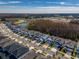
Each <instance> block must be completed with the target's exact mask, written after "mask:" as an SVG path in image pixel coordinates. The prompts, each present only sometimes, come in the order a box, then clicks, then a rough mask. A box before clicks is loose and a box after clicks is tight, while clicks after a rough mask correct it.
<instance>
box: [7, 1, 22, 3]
mask: <svg viewBox="0 0 79 59" xmlns="http://www.w3.org/2000/svg"><path fill="white" fill-rule="evenodd" d="M8 3H22V2H21V1H9V2H8Z"/></svg>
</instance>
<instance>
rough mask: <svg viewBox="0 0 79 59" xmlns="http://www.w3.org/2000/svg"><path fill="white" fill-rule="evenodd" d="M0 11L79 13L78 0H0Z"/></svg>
mask: <svg viewBox="0 0 79 59" xmlns="http://www.w3.org/2000/svg"><path fill="white" fill-rule="evenodd" d="M0 13H79V0H0Z"/></svg>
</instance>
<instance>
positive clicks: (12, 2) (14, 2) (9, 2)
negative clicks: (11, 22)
mask: <svg viewBox="0 0 79 59" xmlns="http://www.w3.org/2000/svg"><path fill="white" fill-rule="evenodd" d="M17 3H22V2H21V1H8V2H4V1H0V4H2V5H3V4H17Z"/></svg>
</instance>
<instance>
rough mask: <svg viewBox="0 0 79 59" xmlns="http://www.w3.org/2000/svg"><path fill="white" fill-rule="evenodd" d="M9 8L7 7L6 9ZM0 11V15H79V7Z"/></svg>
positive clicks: (19, 8) (16, 8) (23, 8)
mask: <svg viewBox="0 0 79 59" xmlns="http://www.w3.org/2000/svg"><path fill="white" fill-rule="evenodd" d="M6 8H7V7H6ZM6 8H5V9H0V13H79V7H51V6H50V7H35V8H34V7H33V8H25V7H22V6H21V7H18V6H17V7H15V8H13V9H12V8H11V7H9V8H10V9H6Z"/></svg>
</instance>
